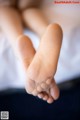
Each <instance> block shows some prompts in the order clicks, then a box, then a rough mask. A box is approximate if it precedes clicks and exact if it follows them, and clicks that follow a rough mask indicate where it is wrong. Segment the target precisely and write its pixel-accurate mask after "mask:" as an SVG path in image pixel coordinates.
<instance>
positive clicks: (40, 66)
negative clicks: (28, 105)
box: [26, 24, 62, 103]
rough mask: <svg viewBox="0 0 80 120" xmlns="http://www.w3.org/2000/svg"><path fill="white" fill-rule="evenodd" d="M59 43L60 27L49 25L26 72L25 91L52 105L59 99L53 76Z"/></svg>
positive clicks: (60, 39) (60, 37) (60, 41)
mask: <svg viewBox="0 0 80 120" xmlns="http://www.w3.org/2000/svg"><path fill="white" fill-rule="evenodd" d="M61 43H62V30H61V28H60V26H59V25H57V24H51V25H49V26H48V28H47V30H46V32H45V34H44V36H43V37H42V39H41V42H40V46H39V48H38V51H37V53H36V54H35V56H34V58H33V60H32V62H31V64H30V66H29V67H28V70H27V73H28V78H27V82H26V91H27V92H28V93H29V94H32V95H34V96H38V97H39V98H42V99H43V100H45V101H47V102H48V103H52V102H53V100H56V99H58V97H59V89H58V87H57V85H56V83H55V80H54V79H53V76H54V75H55V72H56V69H57V63H58V58H59V53H60V48H61Z"/></svg>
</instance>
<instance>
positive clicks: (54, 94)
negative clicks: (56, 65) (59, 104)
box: [50, 82, 59, 100]
mask: <svg viewBox="0 0 80 120" xmlns="http://www.w3.org/2000/svg"><path fill="white" fill-rule="evenodd" d="M50 93H51V96H52V97H53V98H54V99H55V100H57V99H58V98H59V88H58V86H57V85H56V83H54V82H53V84H52V86H51V89H50Z"/></svg>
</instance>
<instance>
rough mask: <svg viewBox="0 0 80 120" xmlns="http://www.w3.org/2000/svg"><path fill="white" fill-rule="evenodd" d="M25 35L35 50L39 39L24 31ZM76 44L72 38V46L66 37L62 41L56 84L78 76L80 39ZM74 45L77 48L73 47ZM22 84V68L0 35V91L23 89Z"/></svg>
mask: <svg viewBox="0 0 80 120" xmlns="http://www.w3.org/2000/svg"><path fill="white" fill-rule="evenodd" d="M79 33H80V30H79ZM79 33H78V32H77V37H79ZM25 34H27V35H28V36H29V37H30V38H31V39H32V42H33V44H34V46H35V48H36V49H37V47H38V45H39V38H38V37H37V36H36V35H35V34H34V33H32V32H31V31H29V30H25ZM79 38H80V37H79ZM77 39H78V38H77ZM77 42H78V43H76V38H74V41H73V44H72V45H71V46H70V45H69V44H70V42H68V39H67V37H66V38H64V40H63V45H62V50H61V55H60V59H59V64H58V69H57V73H56V75H55V78H56V82H57V83H60V82H62V81H65V80H69V79H72V78H74V77H77V76H80V52H79V50H80V39H79V40H77ZM75 44H77V46H75V47H74V45H75ZM73 48H74V49H73ZM73 50H74V51H73ZM24 84H25V74H24V72H23V69H22V66H21V64H20V63H19V60H18V59H17V58H16V57H15V55H14V52H13V50H12V48H11V46H10V44H9V43H8V40H6V38H5V37H4V36H3V34H0V90H2V89H6V88H24Z"/></svg>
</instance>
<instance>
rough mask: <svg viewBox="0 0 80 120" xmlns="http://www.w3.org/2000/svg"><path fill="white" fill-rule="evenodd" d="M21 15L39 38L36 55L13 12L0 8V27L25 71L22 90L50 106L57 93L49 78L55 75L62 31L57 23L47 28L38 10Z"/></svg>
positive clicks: (15, 12) (57, 95)
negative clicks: (24, 81)
mask: <svg viewBox="0 0 80 120" xmlns="http://www.w3.org/2000/svg"><path fill="white" fill-rule="evenodd" d="M32 11H33V13H34V18H33V17H32ZM22 16H23V20H24V22H25V24H28V26H29V28H31V29H32V30H34V31H35V32H36V33H37V34H38V35H39V36H40V38H41V42H40V46H39V48H38V51H37V52H35V49H34V47H33V45H32V43H31V40H30V39H29V38H28V37H27V36H25V35H24V34H23V27H22V24H21V19H20V16H19V13H18V12H17V10H16V9H14V8H11V7H3V8H0V26H1V28H2V30H3V31H4V33H5V34H6V36H7V38H8V39H9V41H10V43H11V45H12V47H13V49H14V51H15V55H17V56H18V58H19V60H21V61H22V62H21V64H23V65H24V68H25V72H27V75H28V76H27V78H26V91H27V92H28V93H29V94H32V95H34V96H38V97H39V98H42V99H43V100H46V101H47V102H48V103H52V102H53V101H54V100H56V99H57V98H58V97H59V90H58V87H57V85H56V83H55V80H54V79H53V76H54V74H55V72H56V68H57V62H58V58H59V53H60V48H61V43H62V30H61V28H60V26H59V25H57V24H51V25H49V26H48V22H47V21H46V19H45V18H44V17H43V15H42V13H41V12H40V10H38V9H33V8H32V9H28V10H25V11H23V13H22ZM35 17H36V22H35ZM32 18H33V20H32ZM32 22H33V23H32ZM37 28H39V30H37ZM35 53H36V54H35ZM48 57H49V59H48Z"/></svg>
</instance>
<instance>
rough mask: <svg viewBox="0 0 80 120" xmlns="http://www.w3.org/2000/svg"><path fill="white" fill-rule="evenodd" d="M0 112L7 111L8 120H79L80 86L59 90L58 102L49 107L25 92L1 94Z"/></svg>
mask: <svg viewBox="0 0 80 120" xmlns="http://www.w3.org/2000/svg"><path fill="white" fill-rule="evenodd" d="M0 111H9V113H10V120H80V85H76V87H74V88H72V89H69V90H61V95H60V98H59V100H57V101H55V102H54V103H53V104H51V105H49V104H47V103H46V102H43V101H42V100H39V99H38V98H35V97H33V96H31V95H28V94H26V92H25V90H21V92H20V91H17V92H13V93H12V94H11V93H10V94H3V95H2V94H1V95H0Z"/></svg>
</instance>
